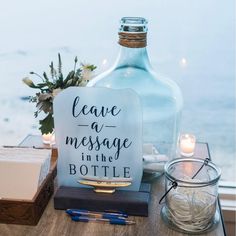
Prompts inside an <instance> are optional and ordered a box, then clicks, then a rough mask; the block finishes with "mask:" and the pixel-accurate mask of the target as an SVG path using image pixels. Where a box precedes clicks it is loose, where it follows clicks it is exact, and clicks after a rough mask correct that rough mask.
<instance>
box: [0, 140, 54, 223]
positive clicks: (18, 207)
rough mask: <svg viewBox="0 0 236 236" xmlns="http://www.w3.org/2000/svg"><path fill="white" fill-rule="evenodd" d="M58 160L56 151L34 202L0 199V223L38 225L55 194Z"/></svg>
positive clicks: (25, 144)
mask: <svg viewBox="0 0 236 236" xmlns="http://www.w3.org/2000/svg"><path fill="white" fill-rule="evenodd" d="M28 137H29V136H28ZM22 144H24V145H20V146H27V142H26V143H24V141H23V142H22ZM29 146H30V145H29ZM56 160H57V152H55V150H54V151H53V152H52V158H51V168H50V172H49V174H48V176H47V177H46V179H45V180H44V181H43V183H42V184H41V186H40V187H39V189H38V191H37V193H36V194H35V196H34V198H33V199H32V200H15V199H14V200H12V199H0V223H7V224H20V225H37V223H38V221H39V219H40V217H41V215H42V214H43V211H44V209H45V208H46V206H47V204H48V202H49V200H50V198H51V196H52V195H53V192H54V178H55V176H56Z"/></svg>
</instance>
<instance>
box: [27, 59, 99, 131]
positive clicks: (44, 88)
mask: <svg viewBox="0 0 236 236" xmlns="http://www.w3.org/2000/svg"><path fill="white" fill-rule="evenodd" d="M77 63H78V59H77V57H75V59H74V68H73V70H72V71H70V72H69V73H68V75H67V76H66V77H64V75H63V73H62V61H61V56H60V54H58V67H57V69H55V67H54V65H53V62H51V64H50V65H49V67H50V77H49V76H48V75H47V73H46V72H43V75H42V76H41V75H39V74H38V73H35V72H30V74H31V75H34V76H37V77H39V78H40V80H41V82H40V83H38V84H35V83H34V82H33V81H32V80H31V79H30V78H28V77H26V78H24V79H23V82H24V83H25V84H26V85H28V86H29V87H30V88H34V89H38V90H39V92H37V93H36V94H35V96H30V98H29V101H30V102H32V103H36V108H37V110H36V112H35V113H34V116H35V117H38V115H39V113H40V112H42V111H43V112H44V114H45V117H44V118H43V119H42V120H40V121H39V124H40V127H39V129H40V131H41V133H42V134H49V133H52V132H53V130H54V120H53V99H54V97H55V96H56V95H57V94H58V93H60V92H61V91H62V90H63V89H66V88H68V87H70V86H86V84H87V83H88V82H89V80H91V79H92V75H93V71H94V70H95V69H96V66H94V65H92V64H83V63H81V64H80V66H79V67H78V68H77Z"/></svg>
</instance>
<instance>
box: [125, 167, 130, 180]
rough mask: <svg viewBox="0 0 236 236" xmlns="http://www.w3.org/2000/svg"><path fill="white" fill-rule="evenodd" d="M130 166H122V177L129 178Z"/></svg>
mask: <svg viewBox="0 0 236 236" xmlns="http://www.w3.org/2000/svg"><path fill="white" fill-rule="evenodd" d="M129 171H130V167H124V178H130V173H129Z"/></svg>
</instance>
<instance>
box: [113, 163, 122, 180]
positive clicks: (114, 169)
mask: <svg viewBox="0 0 236 236" xmlns="http://www.w3.org/2000/svg"><path fill="white" fill-rule="evenodd" d="M113 177H117V178H119V177H120V175H116V167H115V166H113Z"/></svg>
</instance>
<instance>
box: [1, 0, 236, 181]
mask: <svg viewBox="0 0 236 236" xmlns="http://www.w3.org/2000/svg"><path fill="white" fill-rule="evenodd" d="M123 16H142V17H145V18H147V19H148V21H149V25H148V28H149V31H148V53H149V57H150V60H151V63H152V65H153V67H154V69H155V70H156V71H157V72H159V73H161V74H163V75H165V76H167V77H170V78H171V79H173V80H174V81H175V82H176V83H177V84H178V85H179V86H180V88H181V90H182V92H183V96H184V102H185V104H184V110H183V118H182V127H181V132H182V133H193V134H195V135H196V137H197V140H198V141H202V142H208V143H209V146H210V150H211V156H212V158H213V161H214V162H215V163H217V164H219V165H220V166H221V168H222V172H223V175H222V179H223V180H230V181H232V180H234V181H236V179H235V172H236V166H235V158H236V149H235V146H236V143H235V142H236V140H235V133H236V132H235V131H236V130H235V121H236V120H235V102H236V94H235V92H236V87H235V2H234V0H227V1H220V0H192V1H188V0H178V1H171V0H165V1H160V0H158V1H157V0H148V1H137V0H131V1H125V0H120V1H108V0H100V1H80V0H70V1H65V0H61V1H56V0H51V1H48V0H41V1H30V0H22V1H16V0H15V1H14V0H9V1H2V0H1V14H0V109H1V110H0V145H3V144H4V145H17V144H18V143H19V142H20V141H21V140H22V139H23V138H24V137H25V136H26V135H27V134H28V133H31V134H39V131H38V120H37V119H35V118H34V116H33V113H34V111H35V106H34V105H35V104H31V103H29V102H28V100H27V99H26V98H27V97H28V96H29V95H34V94H35V92H36V90H33V89H30V88H28V87H27V86H25V85H24V84H23V83H22V78H24V77H26V76H29V72H30V71H35V72H38V73H40V74H42V72H43V71H49V66H48V65H49V64H50V62H51V61H52V60H53V61H54V63H57V53H58V52H60V53H61V56H62V63H63V72H64V73H65V74H67V73H68V72H69V71H70V70H71V69H72V68H73V62H74V57H75V56H78V59H79V61H81V62H89V63H93V64H95V65H96V66H97V67H98V69H97V73H100V72H102V71H104V70H106V69H108V68H109V67H110V66H111V65H112V64H113V62H114V61H115V58H116V56H117V54H118V51H119V45H118V44H117V41H118V36H117V31H118V27H119V20H120V18H121V17H123ZM31 78H32V79H34V80H35V81H37V80H38V79H37V78H34V77H31Z"/></svg>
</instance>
